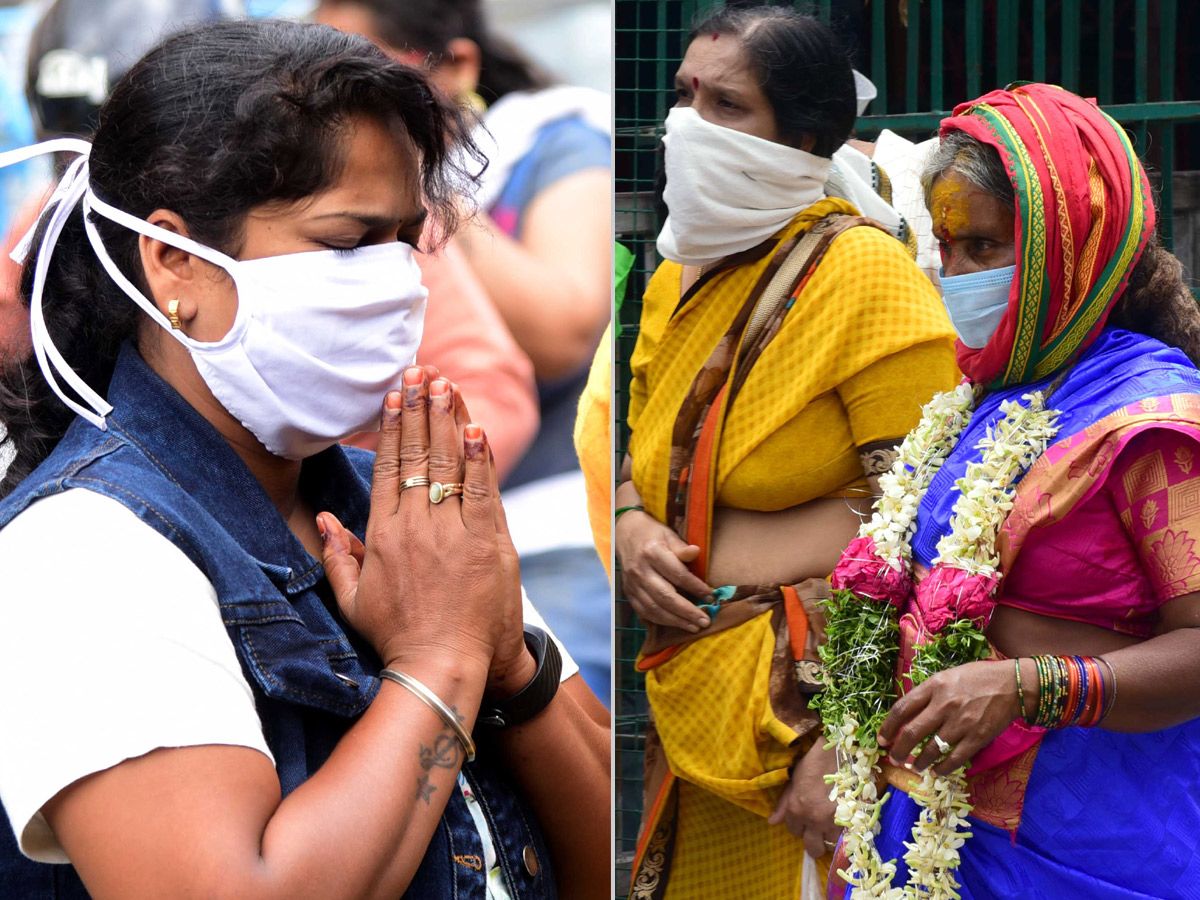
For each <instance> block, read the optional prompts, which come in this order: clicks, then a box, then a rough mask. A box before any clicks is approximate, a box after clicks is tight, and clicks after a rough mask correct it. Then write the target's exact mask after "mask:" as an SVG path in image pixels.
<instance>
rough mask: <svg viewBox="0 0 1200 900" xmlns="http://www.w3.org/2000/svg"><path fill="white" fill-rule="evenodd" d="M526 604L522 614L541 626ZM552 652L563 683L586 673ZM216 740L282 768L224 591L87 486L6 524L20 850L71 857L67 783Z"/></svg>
mask: <svg viewBox="0 0 1200 900" xmlns="http://www.w3.org/2000/svg"><path fill="white" fill-rule="evenodd" d="M115 571H116V572H119V575H117V576H114V574H113V573H114V572H115ZM523 601H524V615H525V621H526V622H527V623H529V624H531V625H536V626H538V627H540V628H543V629H546V625H545V623H544V622H543V621H542V619H541V617H540V616H539V615H538V613H537V611H536V610H535V609H534V608H533V606H532V604H530V602H529V599H528V598H527V597H523ZM546 630H547V631H548V630H549V629H546ZM555 643H558V639H557V638H555ZM558 647H559V652H560V653H561V654H562V657H563V670H562V680H564V681H565V680H566V679H567V678H569V677H570V676H571V675H573V674H575V673H576V672H578V671H579V667H578V666H577V665H576V664H575V662H574V660H572V659H571V657H570V655H569V654H568V653H567V652H566V649H565V648H564V647H563V646H562V644H561V643H558ZM208 744H223V745H230V746H238V747H249V748H252V749H254V750H258V751H259V752H261V753H263V754H265V755H266V756H267V757H268V758H271V759H272V763H274V760H273V758H272V757H271V751H270V750H269V749H268V748H267V744H266V741H265V739H264V738H263V733H262V724H261V723H260V722H259V719H258V714H257V712H256V710H255V708H254V696H253V694H252V693H251V691H250V686H249V685H248V684H247V683H246V680H245V678H244V677H243V675H242V669H241V666H240V665H239V663H238V659H237V654H236V652H235V651H234V647H233V644H232V643H231V642H230V640H229V636H228V634H227V633H226V631H225V626H224V624H223V623H222V621H221V614H220V609H219V606H218V603H217V595H216V591H215V590H214V589H213V586H212V584H211V583H210V582H209V581H208V579H207V578H205V577H204V575H203V574H202V573H201V572H200V570H199V569H197V568H196V566H195V565H193V564H192V562H191V560H189V559H188V558H187V556H185V555H184V553H183V551H181V550H180V549H179V548H177V547H176V546H175V545H174V544H172V543H171V542H170V541H169V540H167V539H166V538H165V537H163V536H162V535H160V534H159V533H158V532H157V531H155V530H154V529H153V528H151V527H150V526H149V525H147V524H145V523H144V522H142V521H141V519H139V518H138V517H137V516H136V515H135V514H134V513H133V512H131V511H130V510H128V509H127V508H126V507H125V506H123V505H122V504H120V503H119V502H117V501H116V500H112V499H110V498H108V497H105V496H102V495H101V494H97V493H95V492H93V491H88V490H79V489H76V490H69V491H65V492H63V493H61V494H56V495H54V496H52V497H48V498H45V499H43V500H39V501H37V502H36V503H34V504H32V505H31V506H30V507H29V508H28V509H26V510H25V511H24V512H22V513H21V514H20V515H19V516H17V517H16V518H15V519H13V521H12V522H11V523H9V525H8V526H7V527H6V528H4V529H2V530H0V801H3V803H4V809H5V812H6V813H7V814H8V818H9V822H10V823H11V825H12V828H13V832H14V834H16V835H17V837H18V840H19V843H20V847H21V852H22V853H24V854H25V855H26V856H28V857H30V858H31V859H34V860H38V861H40V862H57V863H65V862H69V861H70V860H68V859H67V857H66V854H65V853H64V852H63V849H62V847H61V846H60V845H59V843H58V840H57V839H56V838H55V836H54V834H53V832H52V831H51V830H50V828H49V826H48V825H47V824H46V821H45V819H44V818H43V817H42V814H41V809H42V807H43V806H44V805H45V804H46V802H47V801H49V800H50V799H51V798H53V797H54V795H55V794H57V793H58V792H59V791H60V790H62V789H63V788H65V787H67V786H68V785H70V784H72V783H73V782H75V781H77V780H79V779H80V778H83V777H84V776H86V775H91V774H93V773H95V772H100V771H103V770H104V769H108V768H111V767H112V766H114V765H116V764H117V763H119V762H122V761H123V760H126V759H132V758H135V757H138V756H142V755H144V754H146V753H149V752H150V751H151V750H155V749H158V748H161V747H193V746H200V745H208ZM481 837H482V838H483V840H484V843H485V845H488V844H490V843H491V840H490V835H488V834H482V835H481Z"/></svg>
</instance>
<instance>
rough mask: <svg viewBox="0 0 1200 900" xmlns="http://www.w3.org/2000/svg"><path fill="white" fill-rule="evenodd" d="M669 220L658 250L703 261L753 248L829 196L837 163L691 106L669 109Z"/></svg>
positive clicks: (695, 263)
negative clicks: (734, 126)
mask: <svg viewBox="0 0 1200 900" xmlns="http://www.w3.org/2000/svg"><path fill="white" fill-rule="evenodd" d="M666 127H667V130H666V134H665V135H664V136H663V145H664V147H665V148H666V173H667V187H666V191H665V192H664V194H663V200H664V201H665V202H666V204H667V211H668V216H667V221H666V222H665V223H664V224H663V228H662V231H661V232H660V233H659V235H658V252H659V253H660V254H661V255H662V256H663V257H665V258H666V259H669V260H671V261H673V262H677V263H681V264H683V265H690V266H703V265H707V264H709V263H712V262H716V261H717V260H718V259H721V258H723V257H725V256H729V255H730V254H731V253H739V252H741V251H742V250H749V249H750V248H751V247H754V246H756V245H757V244H760V243H761V242H763V241H765V240H766V239H767V238H769V237H770V236H771V235H773V234H775V232H777V231H779V229H781V228H783V226H784V225H786V224H787V223H788V222H790V221H791V220H792V218H793V217H794V216H795V215H796V214H797V213H799V212H802V211H803V210H805V209H807V208H808V207H810V206H812V205H813V204H814V203H816V202H817V201H818V200H820V199H821V198H822V197H823V196H824V195H825V182H826V180H827V179H828V178H829V170H830V167H831V166H832V162H831V161H830V160H828V159H826V158H825V157H822V156H816V155H814V154H812V153H806V152H805V151H803V150H797V149H796V148H795V147H788V146H786V145H784V144H777V143H775V142H774V141H768V140H764V139H763V138H760V137H755V136H754V135H752V134H744V133H742V132H740V131H734V130H733V129H732V128H725V127H723V126H721V125H714V124H713V123H711V122H706V121H705V120H704V119H702V118H701V117H700V114H699V113H697V112H696V111H695V110H694V109H692V108H691V107H676V108H674V109H672V110H671V111H670V113H668V114H667V123H666Z"/></svg>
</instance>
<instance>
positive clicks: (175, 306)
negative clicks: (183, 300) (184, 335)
mask: <svg viewBox="0 0 1200 900" xmlns="http://www.w3.org/2000/svg"><path fill="white" fill-rule="evenodd" d="M167 318H169V319H170V320H171V327H172V328H174V329H175V330H176V331H179V330H180V329H182V328H183V323H182V322H180V321H179V301H178V300H172V301H171V302H170V303H168V304H167Z"/></svg>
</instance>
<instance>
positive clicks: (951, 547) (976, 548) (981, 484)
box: [934, 391, 1058, 575]
mask: <svg viewBox="0 0 1200 900" xmlns="http://www.w3.org/2000/svg"><path fill="white" fill-rule="evenodd" d="M1021 399H1022V400H1026V401H1028V404H1029V405H1028V406H1022V405H1021V404H1019V403H1016V402H1015V401H1011V400H1006V401H1004V402H1003V403H1001V404H1000V411H1001V412H1003V413H1004V418H1002V419H1001V420H1000V421H999V422H997V423H996V425H995V426H994V428H992V427H989V428H988V431H987V436H986V437H984V438H983V439H982V440H980V442H979V443H978V444H976V445H975V446H976V448H977V449H982V450H983V451H984V452H983V457H982V458H981V459H980V460H979V461H978V462H974V463H971V464H970V465H968V466H967V470H966V472H965V473H964V474H963V477H962V478H960V479H958V481H956V482H955V484H956V485H957V487H958V489H959V492H960V494H959V498H958V501H957V502H956V503H955V504H954V516H953V518H952V519H951V520H950V531H949V533H947V534H946V535H945V536H944V537H943V538H942V539H941V540H940V541H938V545H937V551H938V556H937V558H936V559H935V560H934V563H935V564H937V563H946V564H947V565H950V566H953V567H954V568H956V569H963V570H965V571H967V572H970V573H971V574H972V575H993V574H995V573H996V571H997V570H998V569H999V567H1000V558H999V557H998V556H997V555H996V538H997V537H998V536H999V534H1000V527H1001V526H1002V525H1003V524H1004V520H1005V519H1006V518H1007V517H1008V514H1009V513H1010V512H1011V511H1012V507H1013V496H1014V495H1015V493H1016V489H1015V488H1014V487H1013V483H1014V482H1015V481H1016V479H1017V477H1018V476H1020V475H1021V474H1022V473H1024V472H1025V471H1026V470H1027V469H1028V468H1029V467H1030V466H1031V465H1033V464H1034V462H1036V461H1037V459H1038V457H1040V456H1041V455H1042V454H1043V453H1045V452H1046V448H1047V447H1049V446H1050V441H1051V440H1053V438H1054V436H1055V435H1056V434H1057V433H1058V426H1057V425H1056V424H1055V422H1056V420H1057V418H1058V412H1057V411H1056V410H1052V409H1046V403H1045V398H1044V397H1043V396H1042V393H1041V391H1036V392H1034V393H1032V394H1025V395H1024V396H1023V397H1022V398H1021Z"/></svg>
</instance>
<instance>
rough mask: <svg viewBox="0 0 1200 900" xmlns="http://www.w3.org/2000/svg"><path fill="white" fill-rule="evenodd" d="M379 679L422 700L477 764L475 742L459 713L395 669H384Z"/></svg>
mask: <svg viewBox="0 0 1200 900" xmlns="http://www.w3.org/2000/svg"><path fill="white" fill-rule="evenodd" d="M379 677H380V678H386V679H387V680H388V681H394V682H396V684H398V685H400V686H402V687H406V688H408V689H409V690H410V691H412V692H413V693H414V694H416V695H417V696H418V697H419V698H420V699H421V702H423V703H424V704H425V705H426V706H428V707H429V708H430V709H432V710H433V711H434V712H435V713H437V714H438V715H439V716H441V717H442V721H443V722H445V723H446V725H447V727H448V728H449V729H450V730H451V731H453V732H454V736H455V737H457V738H458V742H459V743H460V744H462V748H463V751H464V752H465V753H466V754H467V762H475V741H473V740H472V739H471V732H469V731H467V726H466V725H464V724H463V720H462V719H460V718H459V717H458V713H456V712H455V711H454V710H452V709H451V708H450V707H448V706H447V705H446V704H445V703H443V702H442V699H441V698H440V697H439V696H438V695H437V694H435V693H434V692H433V691H431V690H430V689H429V688H427V687H425V685H423V684H421V682H419V681H417V679H415V678H413V677H412V676H411V675H405V674H404V673H403V672H397V671H396V670H395V669H384V670H383V671H382V672H380V673H379Z"/></svg>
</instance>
